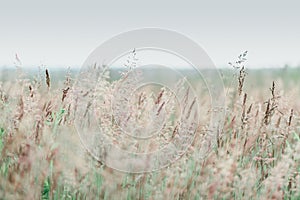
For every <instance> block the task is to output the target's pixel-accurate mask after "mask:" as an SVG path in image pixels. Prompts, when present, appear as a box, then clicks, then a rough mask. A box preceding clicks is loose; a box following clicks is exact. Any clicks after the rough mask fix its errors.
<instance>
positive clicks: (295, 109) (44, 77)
mask: <svg viewBox="0 0 300 200" xmlns="http://www.w3.org/2000/svg"><path fill="white" fill-rule="evenodd" d="M76 73H77V72H76V71H72V70H67V69H66V70H60V71H59V70H51V69H49V70H47V73H46V71H45V69H40V71H38V70H33V71H29V70H27V71H26V70H25V69H22V68H21V67H17V68H14V69H10V70H3V71H2V73H0V75H1V76H0V77H1V80H0V112H1V115H0V116H1V117H0V152H1V157H0V199H299V198H300V175H299V170H300V118H299V113H300V101H299V98H300V87H299V83H300V68H288V67H287V68H282V69H260V70H248V69H246V71H245V73H244V69H243V68H233V69H220V74H221V77H222V80H223V82H224V85H225V91H226V115H225V123H224V125H223V129H222V130H221V132H219V133H218V135H217V138H216V143H215V145H213V146H212V150H211V152H210V153H209V154H207V156H206V157H205V158H204V159H200V156H199V154H201V152H199V149H200V147H201V145H202V143H201V142H202V139H203V137H204V136H205V134H207V123H208V121H209V120H208V119H207V118H206V117H205V116H206V115H207V112H208V111H209V107H207V108H206V107H205V108H204V109H203V111H202V112H203V113H201V114H200V115H201V116H202V117H201V120H202V121H201V124H200V125H199V127H198V129H197V130H198V131H197V132H196V136H195V139H194V141H193V143H192V145H191V146H190V148H189V149H188V151H187V152H186V153H185V154H184V155H183V156H182V157H181V158H180V159H179V160H177V161H176V162H174V163H173V164H172V165H170V166H169V167H167V168H163V169H161V170H157V171H154V172H151V173H125V172H120V171H117V170H113V169H111V168H109V167H107V166H105V165H104V164H103V163H101V162H98V161H97V160H95V159H93V157H91V156H90V155H89V154H88V153H87V152H86V151H85V149H84V148H83V147H82V145H81V143H80V140H79V137H78V134H77V132H76V131H75V128H74V120H75V118H76V116H74V115H75V113H76V112H74V98H73V96H72V86H73V84H74V78H75V75H76ZM111 74H113V72H111ZM244 75H245V77H244ZM195 81H197V80H195ZM112 82H113V80H107V82H105V83H103V84H102V89H103V90H105V89H107V88H105V87H109V86H107V84H110V83H112ZM68 88H69V89H68ZM101 91H102V90H101ZM199 92H201V91H199ZM208 102H209V101H207V102H206V101H205V102H204V103H203V106H206V105H207V104H208ZM104 126H105V125H104ZM173 126H174V124H171V125H170V128H171V129H170V130H172V128H174V127H173ZM111 137H114V139H115V140H114V141H115V142H116V143H118V144H120V145H122V142H123V143H124V144H123V145H128V144H127V143H126V142H127V140H123V139H122V137H121V136H118V137H117V136H114V135H112V136H111ZM169 139H170V138H169Z"/></svg>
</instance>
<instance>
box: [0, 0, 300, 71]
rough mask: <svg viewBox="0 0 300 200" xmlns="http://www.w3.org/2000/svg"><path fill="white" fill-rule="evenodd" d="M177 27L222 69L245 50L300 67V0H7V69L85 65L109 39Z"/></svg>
mask: <svg viewBox="0 0 300 200" xmlns="http://www.w3.org/2000/svg"><path fill="white" fill-rule="evenodd" d="M144 27H157V28H165V29H170V30H174V31H177V32H179V33H181V34H184V35H186V36H188V37H189V38H191V39H193V40H194V41H195V42H197V43H198V44H199V45H200V46H202V47H203V48H204V49H205V50H206V52H207V54H208V55H209V56H210V57H211V59H212V60H213V62H214V63H215V64H216V65H217V66H224V65H225V66H226V64H227V63H228V62H229V61H232V60H233V59H235V57H237V56H238V54H240V53H242V52H243V51H245V50H248V51H249V55H248V66H249V67H273V66H283V65H284V64H289V65H293V66H298V65H300V1H299V0H293V1H292V0H291V1H289V0H286V1H283V0H281V1H276V0H251V1H247V2H246V1H240V0H226V1H216V0H212V1H211V0H206V1H200V0H197V1H183V0H181V1H176V0H151V1H144V0H134V1H130V0H122V1H105V2H104V1H102V0H97V1H96V0H95V1H90V0H87V1H83V0H82V1H76V0H73V1H71V0H65V1H63V0H60V1H59V0H52V1H41V0H36V1H34V0H24V1H16V0H9V1H5V0H0V66H3V65H6V66H11V65H13V63H14V61H15V54H16V53H17V54H18V56H19V58H20V59H21V61H22V63H23V65H24V66H38V65H41V64H44V65H47V66H49V67H51V66H65V67H67V66H71V67H72V66H80V65H82V64H83V63H84V61H85V59H86V58H87V57H88V55H89V54H90V53H91V52H92V51H93V50H94V49H95V48H96V47H97V46H99V45H100V44H101V43H102V42H104V41H105V40H107V39H109V38H111V37H112V36H114V35H117V34H119V33H122V32H124V31H129V30H132V29H137V28H144Z"/></svg>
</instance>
